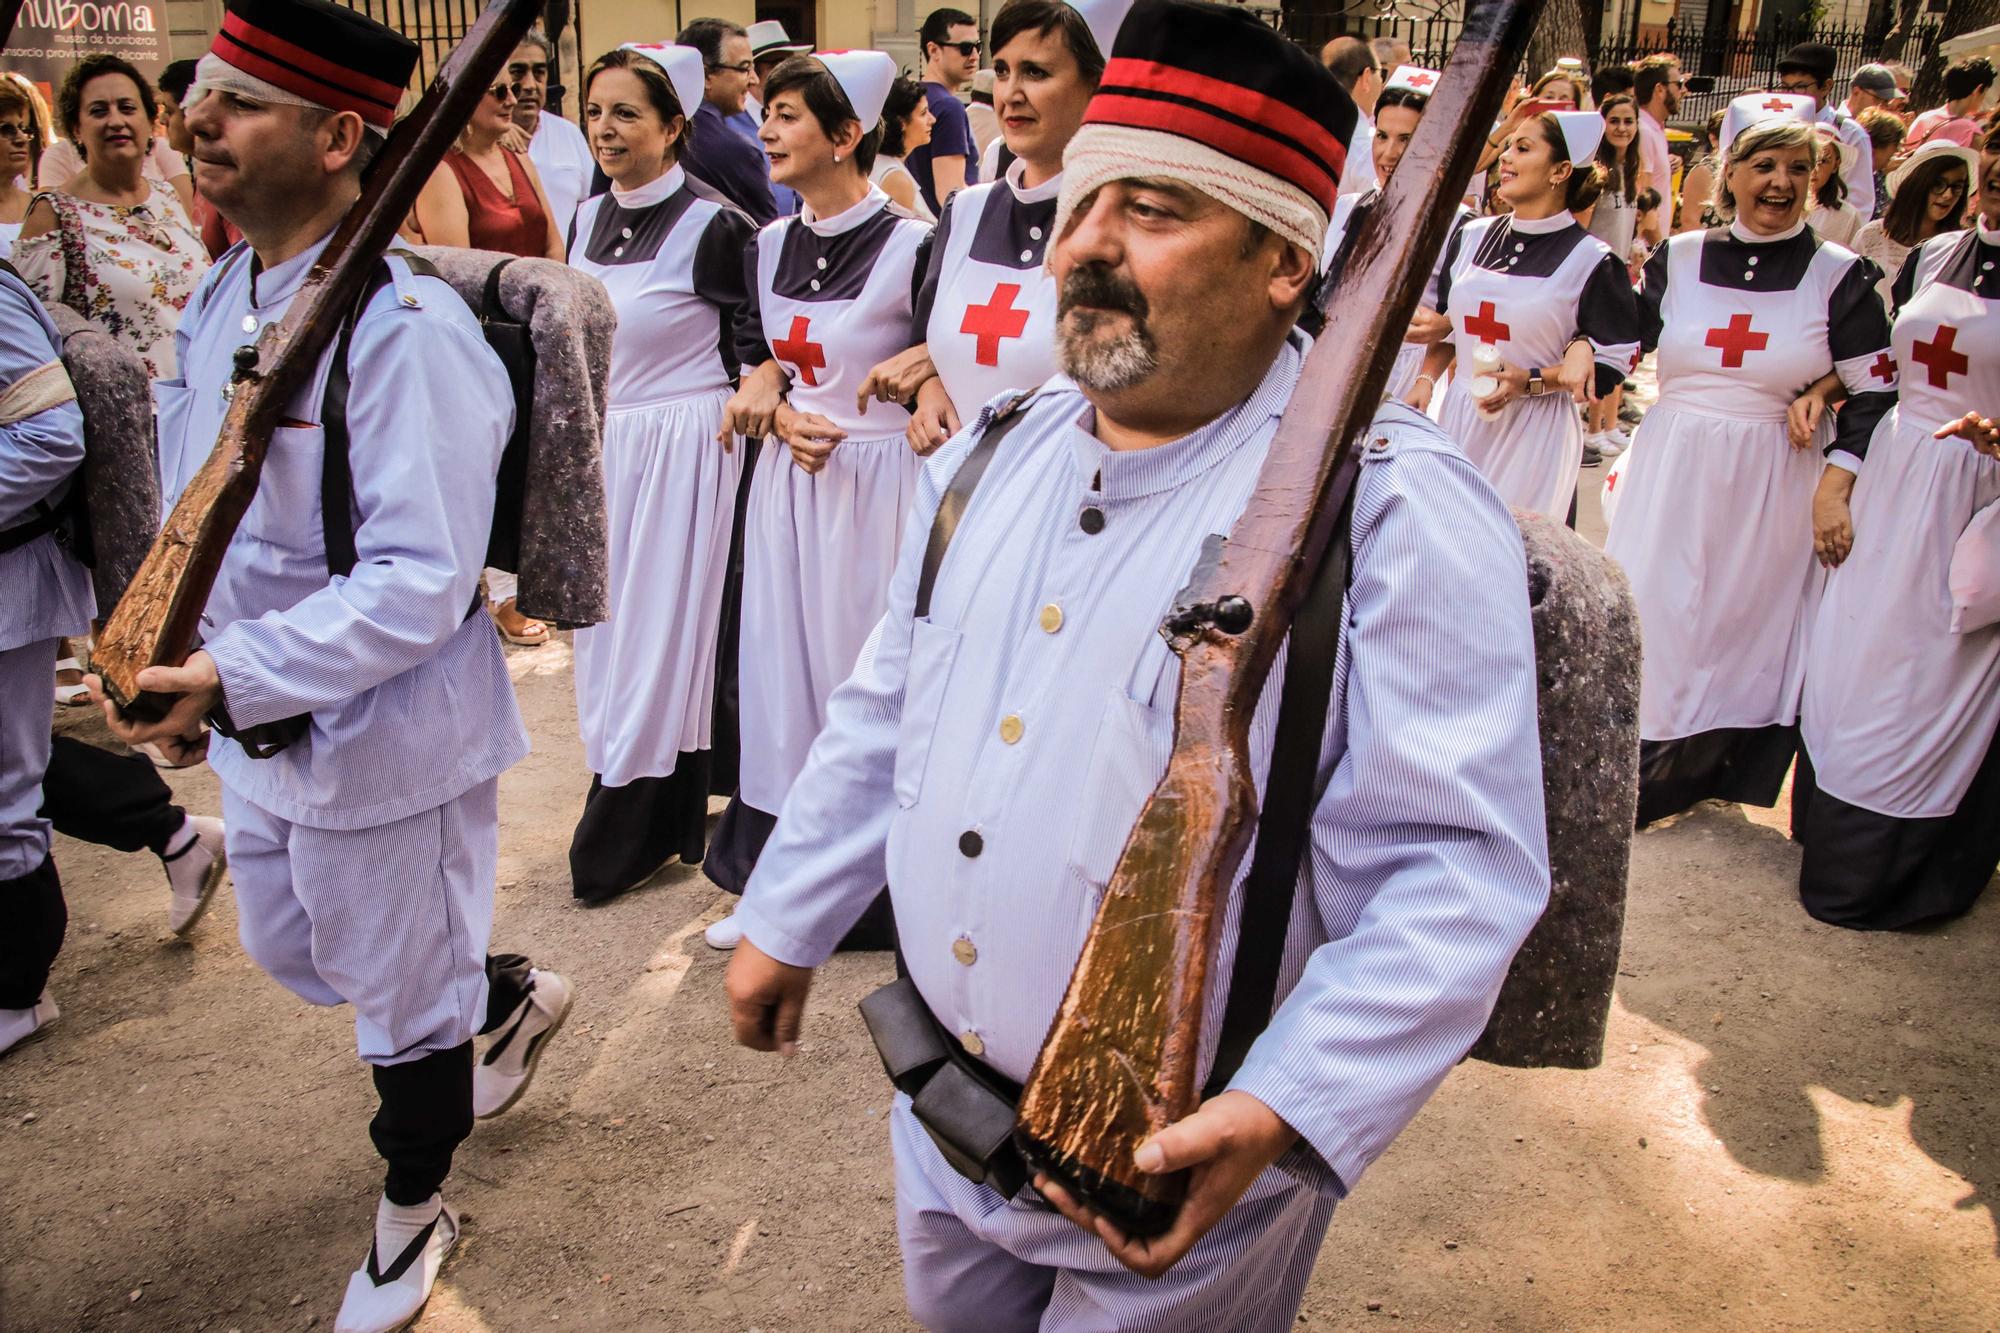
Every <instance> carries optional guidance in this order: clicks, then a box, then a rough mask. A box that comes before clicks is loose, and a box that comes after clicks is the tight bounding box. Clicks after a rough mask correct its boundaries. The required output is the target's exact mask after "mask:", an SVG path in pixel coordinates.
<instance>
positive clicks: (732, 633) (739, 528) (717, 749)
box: [708, 440, 763, 861]
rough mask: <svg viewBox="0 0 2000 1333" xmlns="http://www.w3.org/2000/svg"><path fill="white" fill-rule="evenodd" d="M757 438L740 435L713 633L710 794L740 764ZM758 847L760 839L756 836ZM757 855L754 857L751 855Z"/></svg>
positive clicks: (721, 789)
mask: <svg viewBox="0 0 2000 1333" xmlns="http://www.w3.org/2000/svg"><path fill="white" fill-rule="evenodd" d="M762 443H763V442H762V441H761V440H738V441H737V444H736V447H737V448H739V449H743V450H746V451H747V452H746V453H745V454H744V455H743V478H742V480H741V481H739V482H738V483H737V484H736V518H735V525H734V526H733V527H732V528H731V529H730V538H729V569H728V572H727V573H726V574H724V576H723V583H722V615H721V619H720V620H719V621H718V622H717V628H716V635H715V694H714V696H713V700H714V703H713V708H712V710H711V712H710V721H709V740H708V745H709V751H708V752H709V764H708V794H709V795H711V796H729V795H732V794H733V793H734V792H735V791H736V776H737V773H738V772H739V771H740V769H741V767H742V763H741V761H742V758H743V730H742V725H741V724H740V723H739V722H738V721H737V719H738V718H740V717H741V716H742V713H741V708H742V702H741V698H740V695H739V693H738V690H737V685H736V654H737V651H738V645H740V644H741V643H742V641H743V516H744V511H745V510H746V509H748V508H749V505H750V477H751V474H752V473H754V472H756V470H757V451H758V449H759V448H760V447H761V446H762ZM758 845H759V846H760V847H761V846H762V845H763V843H762V842H761V841H760V842H759V843H758ZM751 859H752V860H753V861H754V860H755V859H756V858H755V857H754V856H753V857H752V858H751Z"/></svg>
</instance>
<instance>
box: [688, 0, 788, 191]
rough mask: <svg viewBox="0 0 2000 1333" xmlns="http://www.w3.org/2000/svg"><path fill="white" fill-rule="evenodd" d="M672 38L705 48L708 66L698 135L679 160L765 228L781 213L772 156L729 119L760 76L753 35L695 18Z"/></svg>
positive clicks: (733, 26) (719, 22) (696, 118)
mask: <svg viewBox="0 0 2000 1333" xmlns="http://www.w3.org/2000/svg"><path fill="white" fill-rule="evenodd" d="M674 40H675V41H676V42H678V43H680V44H681V45H682V46H692V47H693V48H694V49H695V50H697V51H699V52H701V58H702V61H703V63H704V64H705V65H707V67H708V82H707V84H706V85H705V86H704V88H703V89H702V98H701V106H700V107H699V108H697V109H696V110H695V112H694V134H693V136H692V137H691V138H690V139H689V140H686V141H684V143H683V146H682V154H683V156H682V158H681V162H682V164H683V165H685V166H686V168H687V171H688V174H689V175H691V176H693V177H695V178H696V179H698V180H699V181H701V183H702V184H704V185H707V186H710V187H712V188H714V189H716V190H718V191H720V192H721V194H722V196H723V197H724V198H726V199H728V200H729V201H730V202H731V203H733V204H735V205H736V206H737V207H738V208H740V209H742V210H743V211H744V212H745V213H748V214H749V215H750V220H751V221H753V222H755V223H756V224H757V225H758V226H760V227H761V226H763V225H764V224H765V223H767V222H769V221H771V220H772V219H773V218H775V217H777V216H778V205H777V203H776V201H775V200H773V199H772V197H771V163H770V159H768V158H766V157H765V156H764V150H763V149H762V148H761V147H759V146H757V145H755V144H752V143H751V142H750V141H749V140H748V139H745V138H744V137H743V136H742V135H741V134H738V133H737V132H736V131H734V130H732V129H731V128H730V127H729V123H728V122H729V118H730V117H731V116H734V115H738V114H740V113H741V112H742V110H743V99H744V98H745V97H746V96H748V95H749V92H750V89H751V87H752V86H753V85H754V84H755V83H756V80H757V67H756V66H755V65H754V64H752V63H751V59H750V35H749V33H747V32H746V31H744V29H743V28H741V27H740V26H738V25H737V24H734V23H731V22H729V20H727V19H696V20H695V21H694V22H692V23H690V24H688V25H687V26H686V27H685V28H682V29H681V33H680V36H678V37H676V38H674Z"/></svg>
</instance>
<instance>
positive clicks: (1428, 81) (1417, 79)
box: [1404, 73, 1437, 88]
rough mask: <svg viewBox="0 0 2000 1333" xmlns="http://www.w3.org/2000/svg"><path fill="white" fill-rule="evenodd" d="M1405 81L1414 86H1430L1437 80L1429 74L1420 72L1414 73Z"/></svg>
mask: <svg viewBox="0 0 2000 1333" xmlns="http://www.w3.org/2000/svg"><path fill="white" fill-rule="evenodd" d="M1404 82H1405V83H1407V84H1409V85H1410V86H1411V87H1412V88H1428V87H1430V86H1431V85H1432V84H1433V83H1436V82H1437V80H1436V79H1435V78H1433V77H1432V76H1431V75H1429V74H1421V73H1420V74H1412V75H1411V76H1410V77H1409V78H1407V79H1405V80H1404Z"/></svg>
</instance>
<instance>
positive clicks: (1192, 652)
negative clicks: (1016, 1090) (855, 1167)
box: [1014, 0, 1542, 1237]
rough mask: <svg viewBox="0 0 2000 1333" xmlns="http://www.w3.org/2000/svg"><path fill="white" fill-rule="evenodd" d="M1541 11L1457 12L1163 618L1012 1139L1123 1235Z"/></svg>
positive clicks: (1499, 0)
mask: <svg viewBox="0 0 2000 1333" xmlns="http://www.w3.org/2000/svg"><path fill="white" fill-rule="evenodd" d="M1541 5H1542V0H1484V2H1483V3H1478V4H1475V5H1473V6H1472V7H1471V12H1470V13H1468V14H1467V16H1466V20H1465V26H1464V29H1463V31H1462V32H1461V33H1460V35H1459V39H1458V44H1457V46H1456V47H1454V48H1453V50H1452V53H1451V58H1450V60H1449V62H1448V63H1447V64H1446V65H1445V68H1444V70H1443V74H1442V77H1441V78H1440V79H1439V81H1438V88H1439V91H1438V92H1437V94H1436V95H1435V96H1433V97H1432V98H1431V100H1430V104H1429V107H1428V108H1427V110H1426V111H1425V114H1424V117H1423V120H1422V121H1421V122H1420V123H1419V124H1418V126H1417V131H1416V134H1415V135H1414V136H1413V137H1412V139H1411V142H1410V147H1409V150H1408V151H1407V152H1406V153H1405V154H1404V155H1403V160H1402V162H1401V164H1400V165H1399V166H1398V167H1397V168H1396V173H1395V175H1394V176H1393V177H1391V178H1390V181H1389V185H1388V188H1387V189H1385V190H1384V191H1383V197H1382V200H1381V202H1380V203H1379V204H1378V205H1377V206H1376V208H1375V209H1374V210H1373V212H1372V213H1371V215H1370V216H1369V218H1368V219H1367V222H1366V223H1365V224H1364V225H1363V226H1362V228H1361V230H1360V231H1359V233H1358V234H1357V235H1356V237H1355V243H1354V247H1353V250H1352V252H1351V255H1350V258H1349V260H1348V263H1347V266H1346V268H1345V270H1344V271H1343V272H1342V274H1341V275H1340V277H1339V279H1338V280H1337V282H1336V284H1335V286H1334V288H1333V291H1332V293H1331V295H1330V298H1329V300H1328V302H1327V308H1328V309H1329V310H1330V311H1331V312H1332V313H1333V314H1334V316H1335V317H1336V318H1338V319H1340V320H1341V321H1342V329H1343V336H1341V337H1338V338H1335V337H1323V338H1321V339H1320V340H1319V341H1318V342H1316V343H1315V344H1314V345H1313V348H1312V351H1311V352H1310V353H1309V354H1308V355H1307V357H1306V362H1305V365H1304V367H1303V368H1302V369H1301V371H1300V374H1299V382H1298V387H1297V388H1296V389H1295V390H1294V391H1293V395H1292V401H1291V403H1290V405H1289V406H1288V407H1287V408H1286V409H1285V414H1284V417H1283V419H1282V420H1281V421H1280V422H1279V423H1278V430H1277V434H1276V436H1275V437H1274V438H1273V439H1272V441H1271V447H1270V452H1269V453H1268V455H1267V456H1266V458H1265V460H1264V466H1263V471H1262V472H1261V473H1260V474H1259V476H1258V479H1257V488H1256V490H1255V491H1254V492H1253V493H1252V494H1251V496H1250V499H1249V502H1248V503H1247V504H1246V505H1245V506H1244V508H1243V513H1242V516H1241V517H1240V518H1238V519H1237V521H1236V524H1235V526H1234V527H1233V528H1232V529H1231V530H1230V533H1229V536H1228V538H1227V540H1223V539H1220V538H1215V537H1211V538H1209V539H1208V541H1207V543H1206V544H1205V545H1204V546H1203V548H1202V552H1201V556H1200V559H1199V560H1198V562H1197V563H1196V565H1195V569H1194V573H1193V575H1192V577H1191V578H1190V580H1189V582H1188V586H1187V587H1186V588H1185V589H1183V590H1182V592H1181V594H1180V597H1179V600H1178V603H1177V605H1176V608H1175V611H1174V614H1173V615H1172V616H1171V617H1170V618H1169V619H1168V621H1167V624H1166V626H1165V627H1164V628H1163V632H1164V633H1165V634H1166V635H1167V638H1168V640H1169V642H1170V643H1171V644H1172V646H1173V650H1174V652H1175V654H1176V655H1177V656H1178V657H1179V658H1180V660H1181V669H1180V691H1179V696H1178V698H1177V699H1176V701H1175V705H1174V748H1173V753H1172V756H1171V757H1170V759H1169V760H1168V763H1167V771H1166V775H1165V776H1164V777H1162V778H1161V779H1160V783H1159V785H1158V786H1157V787H1155V788H1154V789H1153V794H1152V796H1151V797H1149V798H1148V799H1147V801H1146V805H1145V807H1144V809H1142V810H1141V811H1140V814H1139V820H1138V823H1137V824H1136V825H1135V826H1134V828H1133V829H1132V832H1131V835H1130V836H1129V837H1128V838H1127V840H1126V843H1125V850H1124V852H1123V853H1122V854H1121V855H1120V857H1119V860H1118V867H1117V869H1116V871H1114V872H1113V874H1112V877H1111V883H1110V885H1109V887H1108V888H1107V889H1106V891H1105V894H1104V899H1103V901H1102V903H1101V904H1100V905H1099V906H1098V910H1097V917H1096V920H1095V921H1094V922H1093V923H1092V924H1091V928H1090V933H1089V935H1088V936H1087V937H1086V939H1085V940H1084V945H1083V952H1082V954H1081V955H1080V956H1079V957H1078V959H1077V963H1076V969H1075V971H1074V972H1072V973H1071V975H1070V981H1069V989H1068V990H1067V992H1065V994H1064V996H1063V1001H1062V1005H1061V1007H1060V1008H1058V1009H1057V1011H1056V1016H1055V1019H1054V1020H1053V1022H1052V1023H1051V1024H1050V1027H1049V1034H1048V1036H1047V1038H1046V1039H1045V1040H1044V1041H1043V1043H1042V1049H1041V1054H1040V1055H1038V1056H1037V1057H1036V1059H1035V1066H1034V1069H1033V1070H1032V1071H1031V1072H1030V1073H1029V1075H1028V1081H1027V1084H1026V1085H1025V1087H1024V1088H1023V1090H1022V1096H1021V1102H1020V1109H1019V1113H1018V1119H1017V1121H1016V1124H1015V1130H1014V1138H1015V1142H1016V1144H1017V1145H1018V1146H1019V1147H1020V1149H1021V1152H1022V1154H1023V1156H1025V1157H1026V1158H1027V1159H1028V1161H1029V1163H1030V1164H1031V1165H1032V1166H1033V1167H1034V1168H1035V1169H1036V1170H1039V1171H1042V1172H1046V1173H1047V1174H1048V1175H1049V1176H1050V1177H1051V1178H1052V1179H1053V1180H1055V1181H1056V1182H1057V1183H1059V1184H1060V1185H1061V1186H1062V1187H1063V1188H1064V1189H1065V1190H1067V1191H1068V1192H1069V1193H1070V1195H1071V1196H1072V1197H1073V1198H1076V1199H1077V1200H1079V1201H1080V1202H1081V1203H1083V1204H1084V1206H1086V1207H1088V1208H1090V1209H1092V1210H1093V1211H1095V1212H1097V1213H1098V1214H1100V1215H1101V1216H1103V1217H1105V1218H1106V1219H1108V1220H1110V1221H1111V1222H1112V1223H1114V1224H1115V1225H1117V1226H1119V1227H1120V1228H1122V1229H1123V1230H1124V1231H1125V1232H1126V1233H1127V1234H1129V1235H1133V1236H1142V1237H1143V1236H1154V1235H1158V1234H1160V1233H1162V1232H1164V1231H1166V1230H1167V1229H1168V1228H1169V1227H1171V1226H1172V1224H1173V1220H1174V1218H1175V1216H1176V1215H1177V1214H1178V1212H1179V1210H1180V1204H1181V1200H1182V1198H1183V1197H1184V1195H1185V1193H1186V1190H1187V1173H1185V1172H1179V1173H1175V1174H1172V1175H1161V1176H1155V1175H1148V1174H1146V1173H1144V1172H1142V1171H1140V1170H1139V1169H1138V1167H1137V1165H1136V1164H1135V1162H1134V1160H1133V1154H1134V1153H1136V1152H1137V1151H1138V1148H1139V1146H1140V1145H1141V1144H1142V1143H1144V1142H1145V1140H1146V1139H1147V1138H1148V1137H1150V1136H1151V1135H1153V1134H1156V1133H1158V1132H1159V1131H1160V1130H1162V1129H1165V1128H1166V1127H1167V1126H1168V1125H1171V1124H1173V1123H1174V1122H1175V1121H1178V1120H1182V1119H1185V1118H1186V1117H1187V1116H1188V1115H1189V1114H1190V1113H1191V1112H1192V1111H1193V1110H1194V1109H1195V1099H1196V1094H1197V1090H1198V1087H1199V1083H1198V1081H1197V1074H1198V1071H1197V1069H1196V1062H1197V1060H1198V1059H1199V1052H1200V1046H1201V1035H1202V1009H1203V998H1204V993H1205V991H1206V989H1207V985H1208V977H1209V968H1210V966H1211V963H1212V961H1213V958H1214V954H1215V949H1216V943H1217V940H1218V937H1219V936H1220V934H1221V929H1222V908H1223V905H1224V902H1225V900H1226V895H1227V892H1228V889H1229V886H1230V885H1231V883H1233V882H1234V879H1235V876H1236V871H1237V868H1238V866H1239V865H1240V864H1241V862H1242V859H1243V856H1244V852H1245V850H1246V849H1247V847H1248V846H1249V843H1250V837H1251V832H1252V830H1253V828H1254V827H1255V823H1256V817H1257V793H1256V789H1255V786H1254V783H1253V779H1252V776H1251V771H1250V755H1249V734H1250V721H1251V716H1252V714H1253V713H1254V712H1255V711H1256V707H1257V701H1258V699H1259V697H1260V696H1261V695H1262V693H1263V689H1264V682H1265V680H1266V679H1267V678H1268V677H1269V675H1270V672H1271V666H1272V663H1273V660H1274V659H1275V658H1276V656H1277V652H1278V647H1279V645H1280V643H1282V642H1283V640H1284V638H1285V633H1286V630H1287V629H1288V628H1289V627H1290V625H1291V622H1292V617H1293V615H1294V613H1295V612H1296V611H1297V609H1298V606H1299V603H1300V601H1301V600H1302V599H1303V598H1304V596H1305V591H1306V588H1307V586H1308V584H1309V583H1310V582H1311V579H1312V575H1313V573H1314V572H1315V571H1316V570H1317V569H1318V568H1319V565H1320V562H1321V560H1322V558H1323V557H1324V556H1325V553H1326V549H1327V544H1328V540H1329V538H1330V537H1331V536H1332V533H1333V531H1334V528H1335V526H1336V522H1337V520H1338V518H1339V514H1340V511H1341V510H1342V509H1343V508H1344V506H1345V503H1346V499H1347V496H1348V494H1349V493H1350V492H1351V491H1352V488H1353V485H1354V482H1355V478H1356V475H1357V471H1358V468H1359V461H1360V460H1359V452H1358V442H1359V438H1360V436H1361V434H1362V433H1363V432H1364V431H1366V430H1367V429H1368V427H1369V425H1370V423H1371V422H1372V421H1373V419H1374V417H1375V413H1376V410H1377V407H1378V406H1379V404H1380V403H1381V401H1382V391H1383V387H1384V386H1385V384H1386V383H1387V381H1388V376H1389V370H1390V366H1391V364H1392V363H1393V362H1394V360H1395V357H1396V352H1397V349H1398V348H1399V347H1400V345H1401V343H1402V340H1403V331H1404V330H1405V329H1406V328H1408V327H1409V323H1410V317H1411V315H1412V314H1413V313H1414V312H1415V310H1416V306H1417V302H1418V299H1419V298H1420V297H1421V295H1422V293H1423V289H1424V284H1425V281H1426V279H1427V278H1428V276H1429V274H1430V272H1431V269H1432V267H1433V264H1434V262H1435V260H1436V256H1437V254H1438V252H1439V250H1440V249H1441V248H1442V246H1443V245H1444V242H1445V238H1446V235H1447V234H1448V231H1449V228H1450V226H1451V221H1452V217H1453V215H1454V213H1455V212H1456V210H1457V207H1458V204H1459V200H1460V199H1461V197H1462V196H1463V194H1464V190H1465V183H1466V182H1467V181H1469V180H1470V179H1471V178H1472V175H1473V171H1474V168H1475V165H1476V163H1477V159H1478V154H1479V150H1480V147H1481V145H1482V143H1483V142H1484V140H1485V138H1486V135H1487V133H1488V127H1489V126H1491V125H1492V124H1493V122H1494V119H1495V117H1496V116H1497V114H1498V113H1499V110H1500V105H1501V101H1502V98H1503V97H1504V96H1505V93H1506V89H1507V85H1508V82H1509V81H1510V80H1511V79H1512V77H1513V75H1514V73H1515V70H1516V68H1517V67H1518V66H1519V64H1520V62H1521V57H1522V53H1523V52H1524V51H1525V50H1526V48H1527V43H1528V37H1529V34H1530V33H1531V31H1532V30H1533V28H1534V23H1535V18H1536V15H1537V13H1538V12H1539V10H1540V9H1541ZM1361 151H1367V150H1366V148H1365V147H1364V148H1362V149H1361ZM1349 330H1351V332H1349ZM1438 539H1439V540H1440V541H1449V540H1450V539H1451V538H1450V535H1449V534H1445V533H1440V534H1439V535H1438ZM1290 780H1294V781H1296V780H1299V779H1298V777H1297V776H1296V775H1293V776H1292V777H1291V778H1290ZM1244 945H1245V947H1249V948H1267V947H1275V941H1269V940H1256V941H1245V942H1244Z"/></svg>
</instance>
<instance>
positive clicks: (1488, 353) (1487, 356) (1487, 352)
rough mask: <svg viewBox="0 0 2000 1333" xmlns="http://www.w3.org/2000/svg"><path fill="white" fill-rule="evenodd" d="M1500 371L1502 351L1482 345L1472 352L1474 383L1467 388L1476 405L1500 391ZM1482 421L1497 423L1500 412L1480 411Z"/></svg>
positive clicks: (1485, 344)
mask: <svg viewBox="0 0 2000 1333" xmlns="http://www.w3.org/2000/svg"><path fill="white" fill-rule="evenodd" d="M1499 369H1500V349H1499V348H1497V347H1495V346H1494V345H1493V344H1492V343H1481V344H1479V346H1478V347H1476V348H1474V349H1473V352H1472V382H1471V383H1469V384H1467V385H1466V386H1465V388H1466V392H1467V393H1469V394H1471V395H1472V401H1473V402H1475V403H1479V402H1483V401H1485V400H1486V399H1488V398H1491V397H1492V396H1493V395H1494V394H1496V393H1498V392H1499V391H1500V381H1499V379H1498V378H1497V377H1496V375H1495V372H1496V371H1498V370H1499ZM1479 415H1480V417H1481V419H1483V420H1486V421H1495V420H1498V419H1499V416H1500V414H1499V413H1498V412H1488V411H1487V410H1486V409H1484V408H1480V409H1479Z"/></svg>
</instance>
